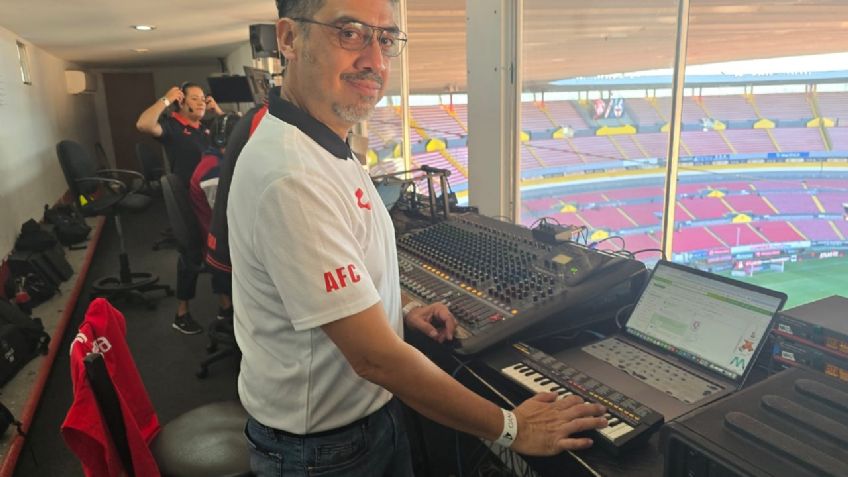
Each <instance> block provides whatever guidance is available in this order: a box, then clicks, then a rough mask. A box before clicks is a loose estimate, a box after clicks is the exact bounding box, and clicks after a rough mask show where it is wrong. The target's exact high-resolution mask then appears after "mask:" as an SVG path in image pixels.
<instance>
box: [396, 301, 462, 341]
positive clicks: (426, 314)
mask: <svg viewBox="0 0 848 477" xmlns="http://www.w3.org/2000/svg"><path fill="white" fill-rule="evenodd" d="M403 320H404V322H405V323H406V326H408V327H410V328H413V329H416V330H418V331H420V332H422V333H424V334H425V335H427V336H429V337H430V338H433V339H434V340H436V341H438V342H439V343H444V341H445V340H452V339H453V333H454V330H456V318H454V317H453V314H451V312H450V311H448V307H446V306H445V305H444V303H433V304H431V305H424V306H419V307H418V308H413V309H411V310H409V313H407V314H406V316H405V317H404V318H403Z"/></svg>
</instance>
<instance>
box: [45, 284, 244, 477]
mask: <svg viewBox="0 0 848 477" xmlns="http://www.w3.org/2000/svg"><path fill="white" fill-rule="evenodd" d="M80 333H81V334H82V335H83V336H86V337H87V338H93V339H94V341H95V342H97V341H101V340H102V341H103V342H105V343H108V344H109V346H110V347H109V348H105V349H104V348H102V347H101V348H97V346H96V345H95V344H94V343H87V342H85V341H82V342H80V341H79V340H78V341H75V342H74V343H73V344H72V349H71V360H72V366H74V367H76V369H79V366H80V362H79V360H80V359H82V363H81V364H82V366H83V367H84V377H83V376H81V375H80V374H79V373H72V376H78V378H75V379H80V378H83V379H85V380H86V381H87V384H88V388H89V389H90V394H88V391H87V388H86V387H84V386H79V385H78V383H76V382H75V386H74V391H75V401H74V404H73V405H72V408H71V410H69V412H68V416H69V417H68V418H66V421H65V423H64V424H63V425H62V432H63V435H64V437H65V439H66V440H67V441H68V443H69V445H70V444H71V443H73V444H75V445H73V446H72V447H71V448H72V450H74V451H75V452H78V451H79V450H80V449H89V448H90V444H88V445H86V444H85V443H86V442H91V441H90V440H88V439H92V438H94V439H97V440H99V439H102V438H105V439H108V441H107V442H111V443H112V444H114V450H115V452H116V453H117V457H118V460H119V461H120V466H121V467H122V468H123V470H124V473H125V474H126V475H128V476H130V477H146V476H145V475H138V474H139V471H143V472H144V473H146V474H152V473H154V470H155V469H153V467H154V466H155V467H158V470H159V473H160V474H161V475H163V476H166V477H168V476H171V477H247V476H250V475H251V472H250V457H249V452H248V448H247V443H246V442H245V440H244V425H245V422H246V421H247V417H248V415H247V412H246V411H245V410H244V408H243V407H242V406H241V404H240V403H238V402H237V401H226V402H215V403H211V404H206V405H203V406H201V407H198V408H195V409H192V410H190V411H188V412H186V413H184V414H182V415H180V416H178V417H176V418H175V419H173V420H171V421H170V422H168V423H167V424H165V425H163V426H161V427H160V426H159V423H158V419H157V418H156V417H155V412H154V411H153V410H152V409H151V408H150V407H149V406H150V404H149V399H148V398H147V396H146V393H145V391H144V389H143V385H141V384H139V383H140V377H139V376H138V375H137V371H136V370H135V363H133V361H132V354H131V353H130V351H129V349H128V347H127V343H126V339H125V337H126V323H125V321H124V317H123V315H122V314H121V313H120V312H119V311H118V310H116V309H114V308H113V307H112V306H111V305H110V304H109V303H108V302H106V301H105V300H95V301H93V302H92V303H91V305H90V306H89V311H88V312H87V313H86V318H85V321H84V322H83V324H82V325H81V326H80ZM80 346H82V347H84V348H82V349H79V348H78V347H80ZM89 347H92V350H93V351H91V352H87V351H88V350H89ZM86 352H87V353H86ZM116 353H117V354H116ZM126 356H129V358H125V357H126ZM107 361H108V365H107ZM110 368H111V369H112V373H110V371H109V369H110ZM72 369H74V368H73V367H72ZM134 374H135V377H134V378H132V379H130V378H128V376H132V375H134ZM119 390H120V394H119V392H118V391H119ZM130 391H132V392H130ZM133 392H134V393H136V394H137V393H144V396H143V397H144V399H140V396H138V395H136V394H133V395H130V394H132V393H133ZM77 393H80V394H79V395H77ZM91 395H93V397H94V401H95V403H96V406H97V410H98V411H100V412H99V416H98V415H97V413H96V412H95V413H91V412H86V413H85V415H84V416H81V415H80V412H82V411H83V410H88V409H89V407H88V406H89V404H88V402H90V397H89V396H91ZM73 406H80V408H79V409H77V410H76V413H75V409H74V407H73ZM148 413H153V415H152V416H151V415H150V414H148ZM92 414H94V415H92ZM71 416H73V417H71ZM125 416H130V420H127V419H126V418H125ZM139 416H144V417H141V418H140V417H139ZM89 418H91V419H98V418H99V419H100V423H102V426H103V428H105V430H106V431H107V432H106V433H105V436H104V434H101V433H98V432H97V431H96V429H97V428H98V426H97V425H91V424H90V423H84V422H85V420H86V419H89ZM138 419H141V420H138ZM81 420H82V421H81ZM140 426H144V427H143V429H144V431H142V429H141V428H140ZM157 429H158V433H157V432H156V431H157ZM154 433H155V437H153V438H152V441H150V442H149V445H145V443H144V442H145V441H146V440H147V439H149V437H148V438H147V439H146V438H145V435H146V436H150V435H153V434H154ZM100 436H104V437H100ZM101 445H102V443H101ZM106 447H108V446H106ZM104 450H107V449H104ZM107 451H108V450H107ZM78 456H79V457H80V459H81V460H83V463H84V464H88V465H91V464H97V463H98V462H100V461H98V460H97V458H96V457H94V456H93V455H90V454H85V455H80V454H78ZM102 458H103V459H104V460H106V462H112V461H111V460H110V459H109V457H108V454H104V455H103V457H102ZM115 463H117V462H115Z"/></svg>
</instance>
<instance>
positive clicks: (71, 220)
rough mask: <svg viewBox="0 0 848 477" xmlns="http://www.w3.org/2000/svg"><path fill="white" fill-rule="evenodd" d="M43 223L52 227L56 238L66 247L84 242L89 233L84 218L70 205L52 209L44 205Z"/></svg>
mask: <svg viewBox="0 0 848 477" xmlns="http://www.w3.org/2000/svg"><path fill="white" fill-rule="evenodd" d="M44 222H45V223H48V224H52V225H53V232H54V233H55V234H56V238H58V239H59V242H60V243H61V244H62V245H64V246H66V247H69V246H71V245H75V244H78V243H80V242H84V241H85V240H86V239H88V234H89V232H91V227H89V225H88V224H86V223H85V218H83V217H82V216H81V215H80V214H79V212H77V210H76V209H74V208H73V207H71V206H70V205H56V206H53V208H49V207H47V205H45V206H44Z"/></svg>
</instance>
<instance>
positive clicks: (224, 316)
mask: <svg viewBox="0 0 848 477" xmlns="http://www.w3.org/2000/svg"><path fill="white" fill-rule="evenodd" d="M218 319H219V320H230V321H233V307H229V308H221V307H218Z"/></svg>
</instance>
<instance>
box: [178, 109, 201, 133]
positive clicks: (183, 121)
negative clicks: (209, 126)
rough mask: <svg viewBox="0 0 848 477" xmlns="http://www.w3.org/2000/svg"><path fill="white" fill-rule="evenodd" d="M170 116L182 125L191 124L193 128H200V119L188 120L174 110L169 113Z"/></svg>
mask: <svg viewBox="0 0 848 477" xmlns="http://www.w3.org/2000/svg"><path fill="white" fill-rule="evenodd" d="M171 117H172V118H174V119H175V120H176V121H177V122H178V123H180V124H182V125H183V126H191V127H193V128H194V129H200V121H189V120H188V118H186V117H185V116H183V115H182V114H180V113H178V112H176V111H174V112H173V113H171Z"/></svg>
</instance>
